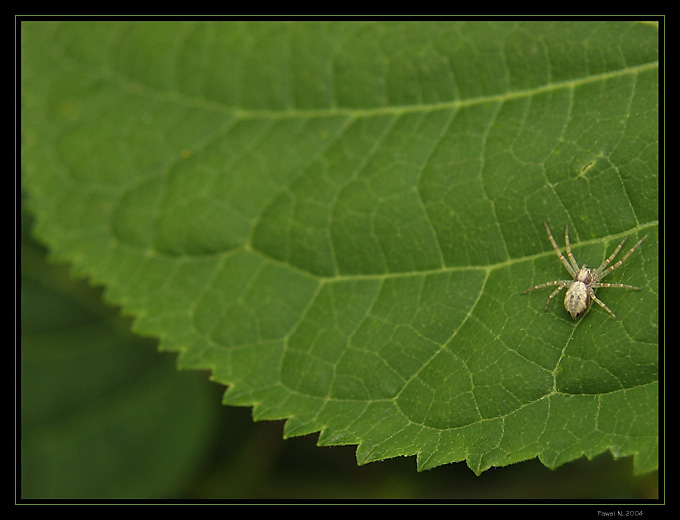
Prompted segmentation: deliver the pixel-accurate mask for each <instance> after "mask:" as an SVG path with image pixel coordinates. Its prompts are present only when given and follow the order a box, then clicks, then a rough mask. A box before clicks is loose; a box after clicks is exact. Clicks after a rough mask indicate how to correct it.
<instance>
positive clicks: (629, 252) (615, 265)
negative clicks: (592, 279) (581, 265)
mask: <svg viewBox="0 0 680 520" xmlns="http://www.w3.org/2000/svg"><path fill="white" fill-rule="evenodd" d="M648 236H649V234H647V235H645V236H643V237H642V238H641V239H640V240H638V243H637V244H635V245H634V246H633V247H631V248H630V251H628V252H627V253H626V254H625V255H624V256H623V258H622V259H621V260H619V261H618V262H616V263H615V264H614V265H612V266H611V267H609V268H608V269H607V270H606V271H604V272H601V270H602V269H603V268H604V267H606V266H607V264H609V262H611V259H612V258H613V257H614V255H612V256H611V257H609V258H608V259H607V260H606V261H605V263H604V264H602V265H601V266H600V267H598V268H597V269H596V270H595V272H596V273H597V274H598V277H597V278H598V280H601V279H602V278H604V277H605V276H607V275H608V274H609V273H611V272H612V271H613V270H614V269H616V268H617V267H619V266H620V265H621V264H622V263H623V262H625V261H626V260H627V259H628V257H629V256H630V255H632V254H633V251H635V250H636V249H637V248H638V246H639V245H640V244H642V241H643V240H644V239H645V238H647V237H648ZM624 240H625V239H624ZM622 245H623V241H622V242H621V243H620V244H619V247H617V248H616V250H615V251H614V253H618V252H619V250H620V249H621V246H622Z"/></svg>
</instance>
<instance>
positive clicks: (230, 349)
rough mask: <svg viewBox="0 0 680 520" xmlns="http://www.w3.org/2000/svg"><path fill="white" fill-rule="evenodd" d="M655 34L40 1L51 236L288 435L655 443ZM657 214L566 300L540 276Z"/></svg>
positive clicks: (39, 211)
mask: <svg viewBox="0 0 680 520" xmlns="http://www.w3.org/2000/svg"><path fill="white" fill-rule="evenodd" d="M657 38H658V34H657V27H656V26H655V25H653V24H648V23H635V22H626V23H611V22H608V23H607V22H604V23H595V22H574V23H572V22H555V23H543V22H540V23H539V22H532V23H515V22H512V23H510V22H501V23H490V22H471V23H448V22H447V23H443V22H441V23H185V22H176V23H70V24H68V23H67V24H62V23H28V24H22V121H23V125H22V131H23V135H22V137H23V142H24V146H23V156H22V166H23V173H24V180H25V188H26V190H27V192H28V194H29V195H30V199H31V203H32V204H31V206H32V208H33V211H34V212H35V214H36V217H37V222H38V230H37V233H38V236H39V237H40V238H41V239H42V240H43V241H44V242H45V243H47V244H48V245H49V246H50V247H51V250H52V252H53V254H54V255H55V256H56V257H58V258H61V259H65V260H68V261H70V262H71V263H72V265H73V266H74V268H75V269H76V270H77V272H79V273H82V274H83V275H87V276H88V277H90V278H91V279H93V280H94V281H96V282H97V283H101V284H103V285H105V286H106V288H107V298H108V299H109V300H110V301H111V302H114V303H116V304H119V305H121V306H123V308H124V309H125V310H126V312H129V313H131V314H133V315H134V316H135V317H136V330H137V331H138V332H140V333H143V334H146V335H154V336H157V337H159V338H161V346H162V348H164V349H168V350H175V351H178V352H180V353H181V354H180V357H179V363H180V364H181V365H182V366H184V367H194V368H209V369H210V370H211V371H212V374H213V378H214V379H215V380H216V381H218V382H221V383H224V384H226V385H228V386H229V389H228V391H227V393H226V395H225V401H226V402H227V403H229V404H233V405H246V406H252V407H253V409H254V411H253V414H254V417H255V418H256V419H286V420H287V422H286V426H285V435H286V436H295V435H303V434H308V433H311V432H316V431H319V432H321V433H320V436H319V444H321V445H333V444H357V445H358V448H357V459H358V461H359V462H360V463H365V462H369V461H373V460H379V459H384V458H388V457H395V456H401V455H417V460H418V467H419V468H420V469H427V468H432V467H434V466H437V465H441V464H445V463H449V462H453V461H462V460H465V461H466V462H467V464H468V465H469V466H470V468H472V470H473V471H475V472H476V473H481V472H482V471H484V470H485V469H487V468H489V467H491V466H503V465H507V464H511V463H514V462H518V461H522V460H526V459H529V458H533V457H539V458H540V460H541V461H542V462H543V463H544V464H545V465H546V466H548V467H551V468H553V467H557V466H558V465H560V464H563V463H564V462H567V461H570V460H573V459H575V458H578V457H580V456H582V455H584V454H585V455H586V456H588V457H592V456H594V455H596V454H598V453H601V452H603V451H605V450H610V451H611V452H612V453H613V454H614V455H615V456H626V455H635V466H636V470H637V471H640V472H643V471H649V470H651V469H654V468H655V467H656V466H657V458H658V453H657V449H658V448H657V446H658V441H657V391H658V374H657V370H658V369H657V359H658V352H657V349H658V341H657V337H658V326H657V318H658V301H657V299H658V267H657V246H656V244H657V243H658V235H657V229H658V214H657V142H658V138H657V109H658V101H657V75H658V61H657V60H658V55H657ZM544 220H546V221H548V222H549V223H550V224H551V226H552V228H553V230H555V231H556V235H557V236H558V237H560V235H561V233H558V232H557V230H560V231H561V230H562V229H563V228H564V225H565V224H567V223H568V224H569V226H570V232H571V238H572V244H573V246H574V247H573V249H574V253H575V256H576V258H577V259H578V260H579V261H580V262H585V263H589V264H591V265H592V264H595V265H597V264H599V263H600V262H601V261H602V259H604V258H605V257H606V256H608V255H609V254H610V253H611V251H612V250H613V249H614V247H615V246H616V244H617V243H618V242H619V241H620V240H621V238H622V237H623V236H625V235H626V234H632V235H633V237H632V238H631V241H632V240H633V239H637V238H639V237H641V236H642V235H643V234H646V233H649V234H650V235H651V236H650V238H648V239H647V241H646V242H644V243H643V245H642V247H641V248H640V250H639V251H637V252H636V253H635V254H634V255H633V256H631V257H630V259H629V260H628V261H627V262H626V263H625V264H624V265H623V266H622V267H621V268H620V269H618V270H617V271H615V272H614V273H613V274H612V275H611V276H610V277H609V278H608V281H611V282H621V283H630V284H633V285H637V286H640V287H642V288H643V290H642V291H641V292H634V291H626V290H622V289H601V291H600V292H599V293H598V296H599V297H600V298H602V300H603V301H605V302H606V303H607V304H608V305H609V307H610V308H611V309H612V310H613V311H614V312H615V313H616V314H617V315H618V317H619V320H618V321H615V320H613V319H611V318H610V317H609V316H608V315H607V314H606V312H604V311H603V309H601V308H599V307H597V306H595V307H594V308H593V309H591V312H589V313H588V314H587V315H586V316H585V317H584V318H582V319H581V320H580V321H577V322H574V321H572V320H571V318H570V317H569V316H568V315H567V314H566V312H565V311H564V309H562V308H561V304H560V303H559V302H557V301H556V300H558V298H556V299H555V301H554V302H553V304H552V306H551V307H550V308H549V309H548V313H547V314H546V313H543V305H544V301H545V298H547V296H548V294H549V292H548V291H546V292H545V293H543V294H539V293H531V294H530V295H529V296H520V292H521V291H522V290H524V289H526V288H527V287H530V286H532V285H535V284H537V283H540V282H544V281H549V280H554V279H563V278H565V277H566V276H567V273H566V272H565V271H564V269H563V267H562V265H561V264H560V262H559V260H558V259H557V257H556V256H555V254H554V252H553V250H552V247H551V246H550V243H549V242H548V240H547V237H546V236H545V230H544V228H543V224H542V222H543V221H544Z"/></svg>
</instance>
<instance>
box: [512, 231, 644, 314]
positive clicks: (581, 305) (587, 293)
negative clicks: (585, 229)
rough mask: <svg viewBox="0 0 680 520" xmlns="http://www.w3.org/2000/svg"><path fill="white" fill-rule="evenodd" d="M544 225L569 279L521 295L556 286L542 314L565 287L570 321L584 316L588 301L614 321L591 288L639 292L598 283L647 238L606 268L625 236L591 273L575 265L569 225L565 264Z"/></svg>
mask: <svg viewBox="0 0 680 520" xmlns="http://www.w3.org/2000/svg"><path fill="white" fill-rule="evenodd" d="M543 224H544V225H545V229H546V230H547V231H548V238H550V242H551V243H552V246H553V248H554V249H555V253H557V256H558V257H559V259H560V261H561V262H562V265H564V267H566V268H567V271H569V274H570V275H571V277H572V280H555V281H552V282H547V283H542V284H540V285H537V286H535V287H531V288H530V289H527V290H526V291H524V292H523V293H522V294H526V293H528V292H529V291H534V290H536V289H543V288H544V287H550V286H552V285H558V286H559V287H558V288H557V289H555V290H554V291H553V292H552V294H551V295H550V296H549V297H548V301H547V302H545V311H547V310H548V304H549V303H550V300H552V299H553V297H555V296H556V295H557V293H559V292H560V291H561V290H562V289H564V288H565V287H567V294H566V295H565V296H564V308H565V309H566V310H567V312H568V313H569V314H570V315H571V317H572V319H574V320H577V319H579V318H580V317H581V316H583V313H585V311H586V310H588V307H590V302H591V300H594V301H595V303H597V304H598V305H599V306H600V307H602V308H603V309H604V310H605V311H607V312H608V313H609V314H610V315H611V317H612V318H614V319H617V318H616V314H614V313H613V312H612V311H611V310H610V309H609V307H607V306H606V305H605V304H604V303H603V302H602V301H601V300H598V299H597V297H596V296H595V291H594V289H597V288H598V287H619V288H622V289H634V290H636V291H640V290H641V289H640V288H639V287H634V286H632V285H626V284H622V283H602V282H600V280H602V278H604V277H605V276H607V275H608V274H609V273H611V272H612V271H613V270H614V269H616V268H617V267H619V266H620V265H621V264H622V263H623V262H625V261H626V259H627V258H628V257H629V256H630V255H632V254H633V251H635V250H636V249H637V248H638V246H639V245H640V244H641V243H642V241H643V240H644V239H645V238H647V237H648V236H649V235H645V236H644V237H642V238H641V239H640V240H639V241H638V243H637V244H635V245H634V246H633V247H632V248H631V250H630V251H628V252H627V253H626V254H625V255H624V257H623V258H622V259H621V260H619V261H618V262H616V263H615V264H614V265H612V266H611V267H607V266H608V265H609V264H610V263H611V261H612V260H614V257H615V256H616V255H617V254H618V252H619V251H620V250H621V247H623V243H624V242H625V241H626V239H627V238H628V237H627V236H626V237H624V238H623V240H622V241H621V243H620V244H619V245H618V247H617V248H616V249H614V252H613V253H612V254H611V256H610V257H609V258H607V259H606V260H605V261H604V262H602V265H601V266H600V267H598V268H597V269H593V270H591V269H590V268H588V266H587V265H585V264H584V265H583V266H581V267H580V268H579V266H578V264H577V263H576V260H575V259H574V255H572V254H571V245H570V244H569V225H567V226H566V228H565V231H564V242H565V243H566V245H567V257H569V261H568V262H567V259H566V258H564V255H562V253H560V250H559V248H558V247H557V244H556V243H555V239H554V238H553V236H552V233H551V232H550V228H549V227H548V224H546V223H545V222H543Z"/></svg>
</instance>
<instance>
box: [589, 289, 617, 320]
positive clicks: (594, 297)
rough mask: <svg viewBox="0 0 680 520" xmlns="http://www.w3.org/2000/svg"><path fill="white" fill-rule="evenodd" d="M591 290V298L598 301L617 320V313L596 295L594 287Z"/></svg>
mask: <svg viewBox="0 0 680 520" xmlns="http://www.w3.org/2000/svg"><path fill="white" fill-rule="evenodd" d="M589 292H590V298H591V299H592V300H593V301H594V302H595V303H597V304H598V305H599V306H600V307H602V308H603V309H604V310H605V311H607V312H608V313H609V315H610V316H611V317H612V318H614V319H615V320H618V318H617V317H616V314H614V313H613V312H612V311H611V309H610V308H609V307H607V306H606V305H605V303H604V302H603V301H602V300H598V298H597V296H595V292H594V291H593V290H592V289H589Z"/></svg>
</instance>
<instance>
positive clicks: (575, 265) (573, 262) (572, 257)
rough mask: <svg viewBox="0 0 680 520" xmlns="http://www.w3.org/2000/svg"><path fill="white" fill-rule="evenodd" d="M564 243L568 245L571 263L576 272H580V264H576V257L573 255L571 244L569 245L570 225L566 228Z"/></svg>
mask: <svg viewBox="0 0 680 520" xmlns="http://www.w3.org/2000/svg"><path fill="white" fill-rule="evenodd" d="M564 243H565V244H567V256H568V257H569V262H570V263H571V266H572V267H573V268H574V272H575V273H577V272H578V271H579V267H578V263H577V262H576V258H574V255H572V254H571V243H569V224H567V225H566V226H565V227H564Z"/></svg>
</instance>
